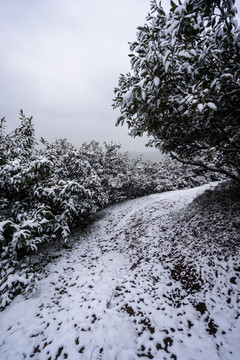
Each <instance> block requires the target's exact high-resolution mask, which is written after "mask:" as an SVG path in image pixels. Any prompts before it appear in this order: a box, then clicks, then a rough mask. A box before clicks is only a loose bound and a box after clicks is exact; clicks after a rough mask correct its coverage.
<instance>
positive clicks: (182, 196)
mask: <svg viewBox="0 0 240 360" xmlns="http://www.w3.org/2000/svg"><path fill="white" fill-rule="evenodd" d="M206 188H209V185H205V186H202V187H199V188H195V189H190V190H182V191H175V192H169V193H162V194H157V195H151V196H148V197H144V198H140V199H135V200H132V201H128V202H125V203H122V204H120V205H116V206H112V207H110V208H108V209H106V210H104V211H103V212H102V213H101V214H100V216H99V219H98V220H97V221H96V222H95V223H94V224H92V225H91V226H89V227H88V229H87V230H86V231H85V232H84V233H83V234H81V237H80V239H79V240H78V241H77V242H76V245H75V247H74V249H68V250H64V251H65V253H64V254H63V256H62V257H61V258H60V259H56V260H55V262H54V263H51V264H49V265H48V267H49V275H48V277H46V278H44V279H42V280H41V281H40V283H39V288H38V292H37V294H35V295H34V296H33V297H31V298H29V299H27V300H26V299H25V298H24V297H23V296H18V297H17V298H16V299H15V300H14V301H13V303H12V304H11V305H10V306H9V307H8V308H7V309H5V310H4V311H3V312H2V313H0V359H1V360H13V359H14V360H22V359H39V360H47V359H48V360H57V359H70V360H78V359H79V360H97V359H98V360H100V359H104V360H136V359H138V358H143V359H157V360H163V359H178V360H190V359H193V360H198V359H201V360H205V359H209V358H211V360H215V359H223V360H228V359H229V360H230V359H231V360H232V359H236V360H237V359H239V358H240V341H239V340H240V319H239V315H240V309H239V308H240V304H239V302H240V298H239V271H240V270H239V269H240V268H239V269H238V267H237V261H238V259H239V257H238V256H239V255H238V254H235V255H233V256H232V257H229V258H228V260H226V261H222V260H221V256H219V257H218V256H217V255H216V254H214V253H211V252H208V251H207V248H206V251H205V252H204V251H203V250H204V249H203V248H204V243H203V245H201V244H200V245H199V248H198V247H197V245H196V244H195V245H194V246H193V244H192V243H191V237H190V236H189V237H188V235H187V229H185V228H184V227H183V228H182V229H181V228H179V229H178V233H177V234H176V226H175V222H176V219H177V216H179V214H183V213H184V209H185V208H186V206H187V205H188V204H189V203H190V202H191V201H192V199H193V198H194V197H196V195H197V194H200V193H202V192H203V190H204V189H206ZM179 233H180V235H181V238H182V241H179Z"/></svg>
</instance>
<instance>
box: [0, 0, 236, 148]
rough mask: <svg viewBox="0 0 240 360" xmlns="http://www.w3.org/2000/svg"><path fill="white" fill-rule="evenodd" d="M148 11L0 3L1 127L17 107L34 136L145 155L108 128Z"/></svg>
mask: <svg viewBox="0 0 240 360" xmlns="http://www.w3.org/2000/svg"><path fill="white" fill-rule="evenodd" d="M162 3H163V6H164V7H165V8H166V9H168V8H169V6H168V3H169V1H168V0H165V1H162ZM239 3H240V0H237V2H236V4H237V7H238V8H240V6H239ZM149 10H150V0H101V1H100V0H91V1H86V0H0V49H1V56H0V79H1V86H0V117H3V116H6V120H7V124H8V129H14V128H15V127H16V126H18V124H19V120H18V114H19V110H20V109H23V111H24V113H25V115H26V116H30V115H32V116H33V119H34V124H35V129H36V135H37V138H40V136H43V137H44V138H46V139H47V140H50V141H51V140H54V139H55V138H64V137H66V138H67V139H68V140H69V141H71V142H72V143H73V144H74V145H75V146H80V145H81V143H83V142H85V141H86V142H89V141H91V140H97V141H100V142H103V141H107V142H110V141H111V140H113V141H115V142H120V143H121V144H122V149H123V150H124V151H126V150H129V151H146V149H145V148H144V144H145V142H146V138H145V139H143V138H142V139H132V138H131V137H129V136H128V134H127V128H126V127H115V122H116V119H117V116H118V111H116V110H115V111H113V109H112V107H111V104H112V99H113V97H114V94H113V89H114V87H116V86H117V83H118V78H119V75H120V73H126V72H128V71H129V70H130V59H129V57H128V56H127V55H128V54H129V45H128V42H129V41H134V40H135V39H136V28H137V26H139V25H143V24H144V22H145V17H146V15H147V13H148V12H149Z"/></svg>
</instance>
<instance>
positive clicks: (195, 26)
mask: <svg viewBox="0 0 240 360" xmlns="http://www.w3.org/2000/svg"><path fill="white" fill-rule="evenodd" d="M234 3H235V0H213V1H208V0H185V1H183V2H182V3H181V2H180V1H179V4H178V5H177V4H175V3H174V2H173V1H171V10H170V12H169V14H166V13H165V12H164V10H163V8H162V7H161V4H160V5H158V4H157V2H156V0H152V1H151V14H149V15H148V17H147V23H146V24H145V25H144V26H142V27H139V28H138V33H137V40H136V41H135V42H133V43H131V45H130V50H131V54H130V55H129V56H130V57H131V67H132V70H131V72H130V73H128V74H126V75H121V76H120V78H119V85H118V87H117V88H116V89H115V94H116V96H115V99H114V104H113V106H114V107H115V108H117V107H118V108H120V111H121V116H120V117H119V118H118V121H117V124H123V123H124V122H126V123H127V125H128V127H129V128H130V135H131V136H133V137H135V136H141V135H142V134H143V133H144V132H146V133H147V134H148V135H150V136H151V137H152V140H151V141H150V143H151V144H152V145H154V146H156V147H157V148H159V149H161V150H162V151H163V152H165V153H171V154H172V156H173V157H175V158H176V159H178V160H180V161H182V162H186V163H189V164H194V165H197V166H202V167H204V168H205V169H209V170H213V171H217V172H220V173H223V174H226V175H228V176H230V177H231V178H233V179H236V180H238V181H240V31H239V28H238V24H237V21H236V20H235V14H236V11H237V10H236V8H235V7H234Z"/></svg>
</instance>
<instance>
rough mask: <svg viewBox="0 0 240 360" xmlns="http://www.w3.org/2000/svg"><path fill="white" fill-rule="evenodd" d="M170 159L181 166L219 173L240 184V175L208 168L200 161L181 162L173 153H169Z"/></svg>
mask: <svg viewBox="0 0 240 360" xmlns="http://www.w3.org/2000/svg"><path fill="white" fill-rule="evenodd" d="M171 157H172V158H173V159H175V160H178V161H180V162H181V163H182V164H186V165H193V166H199V167H202V168H203V169H205V170H208V171H213V172H218V173H220V174H224V175H227V176H228V177H230V178H231V179H233V180H236V181H238V182H240V175H236V174H234V173H231V172H230V171H228V170H224V169H218V168H216V167H212V166H208V165H205V164H203V163H202V162H200V161H191V160H183V159H181V158H179V157H178V156H177V155H174V154H173V153H171Z"/></svg>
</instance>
